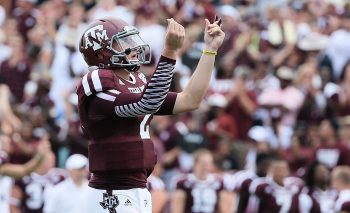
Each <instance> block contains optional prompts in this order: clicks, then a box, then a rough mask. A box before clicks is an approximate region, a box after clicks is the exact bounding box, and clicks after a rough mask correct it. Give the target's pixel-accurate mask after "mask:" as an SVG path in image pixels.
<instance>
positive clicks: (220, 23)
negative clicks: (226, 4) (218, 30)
mask: <svg viewBox="0 0 350 213" xmlns="http://www.w3.org/2000/svg"><path fill="white" fill-rule="evenodd" d="M218 25H219V27H221V25H222V19H221V18H220V19H219V22H218Z"/></svg>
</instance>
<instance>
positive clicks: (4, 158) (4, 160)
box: [0, 150, 9, 167]
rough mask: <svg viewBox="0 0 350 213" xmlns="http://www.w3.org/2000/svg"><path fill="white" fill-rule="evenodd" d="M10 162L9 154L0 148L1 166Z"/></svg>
mask: <svg viewBox="0 0 350 213" xmlns="http://www.w3.org/2000/svg"><path fill="white" fill-rule="evenodd" d="M8 162H9V158H8V154H7V153H6V152H4V151H1V150H0V167H1V166H2V165H3V164H5V163H8Z"/></svg>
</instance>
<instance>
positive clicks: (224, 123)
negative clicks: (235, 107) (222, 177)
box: [206, 94, 237, 150]
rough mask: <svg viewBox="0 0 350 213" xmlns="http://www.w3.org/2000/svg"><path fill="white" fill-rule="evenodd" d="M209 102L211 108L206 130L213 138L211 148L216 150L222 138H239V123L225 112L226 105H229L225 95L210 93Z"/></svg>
mask: <svg viewBox="0 0 350 213" xmlns="http://www.w3.org/2000/svg"><path fill="white" fill-rule="evenodd" d="M207 104H208V105H209V107H210V109H209V112H208V117H207V119H208V120H207V125H206V131H207V132H208V136H209V137H210V139H211V148H212V149H214V150H215V149H216V148H217V144H218V143H219V141H220V140H222V139H229V140H234V139H236V138H237V124H236V122H235V120H233V119H232V117H231V116H230V115H229V114H228V113H227V112H225V107H226V106H227V100H226V98H225V96H223V95H220V94H213V95H210V96H209V97H208V100H207Z"/></svg>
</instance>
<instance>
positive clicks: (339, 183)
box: [332, 166, 350, 212]
mask: <svg viewBox="0 0 350 213" xmlns="http://www.w3.org/2000/svg"><path fill="white" fill-rule="evenodd" d="M332 187H334V189H336V190H337V191H338V192H339V196H338V198H337V200H336V201H335V207H334V210H335V211H336V212H347V211H350V194H349V189H350V167H349V166H339V167H336V168H335V169H334V170H333V171H332Z"/></svg>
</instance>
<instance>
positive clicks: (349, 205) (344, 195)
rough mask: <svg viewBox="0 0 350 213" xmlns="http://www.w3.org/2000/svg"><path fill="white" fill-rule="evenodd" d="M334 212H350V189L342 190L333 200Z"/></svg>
mask: <svg viewBox="0 0 350 213" xmlns="http://www.w3.org/2000/svg"><path fill="white" fill-rule="evenodd" d="M335 211H336V212H350V190H349V189H346V190H342V191H341V192H340V193H339V196H338V198H337V200H336V201H335Z"/></svg>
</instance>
